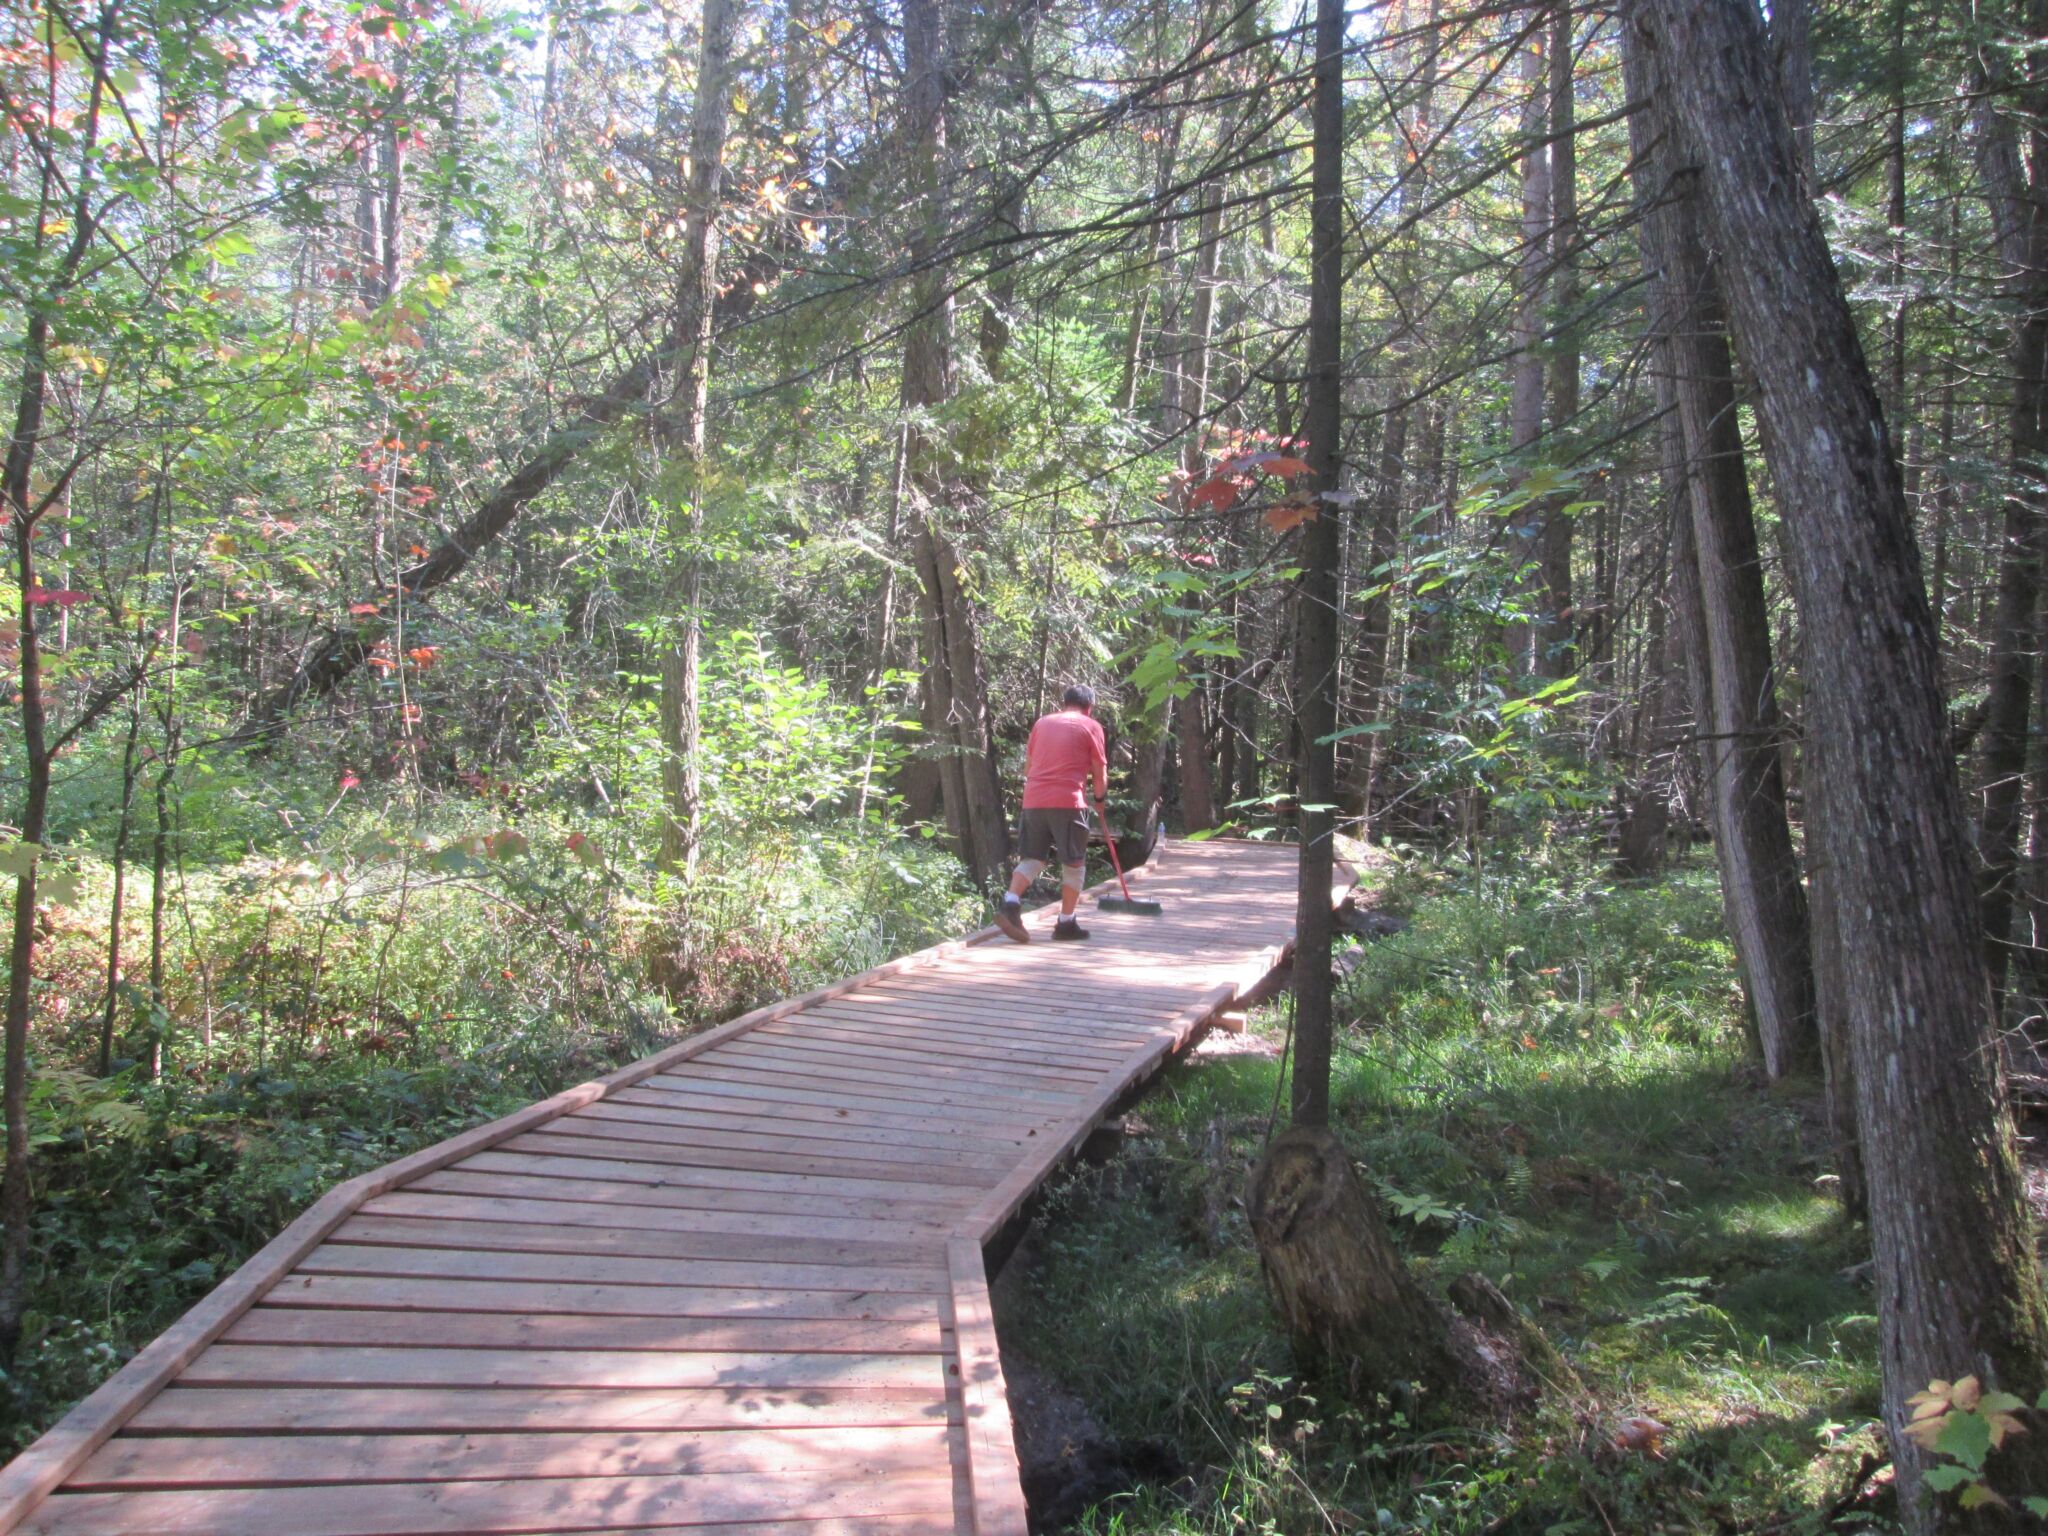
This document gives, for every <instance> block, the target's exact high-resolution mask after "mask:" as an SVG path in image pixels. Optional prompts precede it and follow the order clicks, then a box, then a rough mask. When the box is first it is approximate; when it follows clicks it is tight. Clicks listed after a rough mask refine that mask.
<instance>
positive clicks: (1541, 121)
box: [1507, 13, 1550, 674]
mask: <svg viewBox="0 0 2048 1536" xmlns="http://www.w3.org/2000/svg"><path fill="white" fill-rule="evenodd" d="M1531 16H1532V20H1531V22H1530V24H1529V25H1530V30H1529V35H1528V36H1527V37H1526V38H1525V39H1524V40H1523V42H1522V60H1521V75H1522V89H1523V90H1524V91H1525V92H1526V93H1527V94H1526V95H1525V96H1524V97H1523V101H1522V137H1523V138H1524V139H1525V140H1526V141H1527V145H1528V147H1527V148H1526V149H1524V150H1523V152H1522V244H1521V249H1520V253H1519V255H1518V256H1517V258H1516V265H1517V267H1518V269H1519V270H1518V271H1517V273H1516V275H1515V288H1516V298H1515V318H1514V326H1513V336H1512V339H1513V342H1514V349H1515V350H1514V364H1513V369H1512V373H1511V376H1510V380H1509V390H1508V439H1509V446H1510V447H1511V449H1512V450H1513V452H1514V454H1515V457H1516V460H1517V463H1516V466H1515V477H1516V479H1517V480H1518V481H1519V480H1520V479H1522V478H1523V477H1525V476H1526V475H1527V474H1528V470H1529V465H1528V462H1527V461H1528V460H1529V459H1531V458H1533V457H1534V455H1535V451H1536V445H1537V443H1538V442H1540V441H1541V440H1542V437H1543V354H1542V352H1541V351H1540V350H1539V348H1540V347H1541V345H1542V341H1543V301H1544V287H1545V285H1544V272H1545V269H1546V267H1547V265H1548V263H1549V260H1550V252H1549V247H1548V242H1547V240H1546V236H1547V235H1548V234H1549V231H1550V150H1549V148H1548V146H1547V145H1546V144H1545V143H1544V139H1545V136H1546V134H1547V132H1548V129H1549V113H1548V111H1547V110H1546V107H1547V95H1546V90H1545V86H1546V83H1547V78H1546V72H1545V70H1544V66H1543V32H1542V29H1541V27H1540V26H1537V25H1536V24H1535V22H1534V20H1533V17H1534V13H1531ZM1542 523H1543V514H1542V511H1541V509H1540V508H1538V507H1535V506H1525V507H1521V508H1519V509H1518V510H1517V511H1516V512H1515V514H1514V523H1513V526H1512V529H1511V535H1512V542H1511V545H1510V547H1511V548H1512V549H1513V550H1514V554H1515V560H1516V563H1517V564H1518V565H1520V566H1522V567H1523V568H1524V570H1525V573H1526V578H1527V579H1525V580H1524V581H1523V582H1522V583H1521V584H1520V585H1521V588H1522V591H1523V593H1524V594H1525V600H1527V601H1533V602H1535V603H1536V604H1537V606H1538V608H1539V610H1540V609H1541V608H1542V607H1544V606H1545V605H1546V604H1547V602H1548V597H1547V594H1546V593H1544V592H1543V590H1542V558H1543V548H1542V543H1543V541H1542ZM1547 632H1548V623H1547V621H1544V620H1539V621H1537V622H1531V621H1530V620H1528V619H1521V620H1517V621H1516V622H1515V623H1513V624H1511V625H1509V626H1508V635H1507V641H1508V651H1509V654H1510V655H1511V656H1512V657H1513V658H1514V663H1515V668H1516V670H1517V671H1520V672H1524V673H1531V674H1533V673H1536V672H1538V670H1539V667H1540V662H1541V658H1542V654H1543V646H1542V637H1543V635H1544V634H1546V633H1547Z"/></svg>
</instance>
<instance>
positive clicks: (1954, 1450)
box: [1934, 1413, 1991, 1472]
mask: <svg viewBox="0 0 2048 1536" xmlns="http://www.w3.org/2000/svg"><path fill="white" fill-rule="evenodd" d="M1934 1449H1935V1452H1936V1454H1938V1455H1942V1456H1952V1457H1954V1458H1955V1459H1956V1460H1957V1461H1959V1462H1961V1463H1962V1464H1963V1465H1964V1466H1966V1467H1968V1468H1969V1469H1970V1470H1971V1471H1972V1472H1982V1471H1983V1470H1984V1458H1985V1457H1987V1456H1989V1455H1990V1454H1991V1421H1990V1420H1989V1419H1987V1418H1985V1417H1984V1415H1983V1414H1981V1413H1951V1414H1950V1415H1949V1416H1948V1422H1947V1423H1946V1424H1944V1425H1942V1429H1941V1435H1940V1437H1939V1438H1938V1439H1937V1440H1936V1441H1935V1442H1934Z"/></svg>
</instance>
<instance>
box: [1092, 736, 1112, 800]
mask: <svg viewBox="0 0 2048 1536" xmlns="http://www.w3.org/2000/svg"><path fill="white" fill-rule="evenodd" d="M1108 800H1109V758H1108V756H1107V755H1106V754H1105V753H1104V751H1103V746H1102V729H1101V727H1099V726H1098V727H1097V728H1096V730H1095V803H1096V804H1097V805H1098V806H1101V805H1104V804H1106V803H1107V802H1108Z"/></svg>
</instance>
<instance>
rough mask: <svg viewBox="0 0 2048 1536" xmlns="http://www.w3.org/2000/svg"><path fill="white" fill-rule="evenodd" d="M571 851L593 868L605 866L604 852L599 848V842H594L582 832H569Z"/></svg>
mask: <svg viewBox="0 0 2048 1536" xmlns="http://www.w3.org/2000/svg"><path fill="white" fill-rule="evenodd" d="M569 851H570V852H571V853H573V854H575V855H576V857H577V858H578V859H579V860H580V861H582V863H583V864H585V865H586V866H588V867H589V868H591V869H602V868H603V867H604V854H603V852H602V851H601V850H600V849H599V848H598V846H597V844H595V843H593V842H592V841H591V840H590V839H589V838H587V837H585V836H584V835H583V834H582V833H581V832H571V833H570V834H569Z"/></svg>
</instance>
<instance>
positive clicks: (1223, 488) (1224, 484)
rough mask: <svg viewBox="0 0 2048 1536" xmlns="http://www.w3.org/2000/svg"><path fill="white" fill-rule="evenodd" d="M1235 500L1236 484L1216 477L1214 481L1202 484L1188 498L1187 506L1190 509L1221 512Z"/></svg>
mask: <svg viewBox="0 0 2048 1536" xmlns="http://www.w3.org/2000/svg"><path fill="white" fill-rule="evenodd" d="M1236 500H1237V485H1236V483H1235V482H1233V481H1230V480H1225V479H1223V478H1222V477H1221V476H1218V477H1217V478H1216V479H1214V480H1210V481H1206V482H1204V483H1203V484H1202V485H1201V486H1200V487H1199V488H1198V489H1197V490H1196V491H1195V494H1194V495H1192V496H1190V497H1189V498H1188V505H1189V506H1191V507H1214V508H1216V510H1217V511H1219V512H1221V511H1223V510H1225V509H1226V508H1228V507H1229V506H1230V504H1231V503H1232V502H1234V501H1236Z"/></svg>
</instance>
